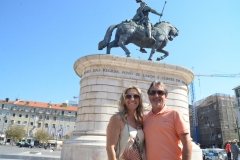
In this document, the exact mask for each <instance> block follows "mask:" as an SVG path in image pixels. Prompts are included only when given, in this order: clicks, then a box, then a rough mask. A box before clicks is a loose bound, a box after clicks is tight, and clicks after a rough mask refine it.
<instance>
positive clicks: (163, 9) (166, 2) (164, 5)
mask: <svg viewBox="0 0 240 160" xmlns="http://www.w3.org/2000/svg"><path fill="white" fill-rule="evenodd" d="M166 3H167V1H165V3H164V6H163V9H162V15H163V11H164V8H165V5H166ZM161 17H162V16H160V18H159V22H160V19H161Z"/></svg>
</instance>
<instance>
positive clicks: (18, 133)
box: [5, 125, 26, 141]
mask: <svg viewBox="0 0 240 160" xmlns="http://www.w3.org/2000/svg"><path fill="white" fill-rule="evenodd" d="M5 134H6V136H7V137H10V138H11V139H12V140H13V141H19V140H22V139H23V138H24V137H25V136H26V131H25V130H24V129H23V127H21V126H18V125H11V126H9V127H8V129H7V130H6V132H5Z"/></svg>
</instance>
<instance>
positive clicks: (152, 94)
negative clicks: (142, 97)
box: [148, 90, 165, 96]
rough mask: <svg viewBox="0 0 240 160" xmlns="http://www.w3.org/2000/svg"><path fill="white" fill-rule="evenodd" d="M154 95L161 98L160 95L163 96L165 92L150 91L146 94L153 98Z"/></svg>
mask: <svg viewBox="0 0 240 160" xmlns="http://www.w3.org/2000/svg"><path fill="white" fill-rule="evenodd" d="M156 93H157V94H158V95H159V96H162V95H164V94H165V92H164V91H162V90H150V91H149V92H148V95H151V96H154V95H156Z"/></svg>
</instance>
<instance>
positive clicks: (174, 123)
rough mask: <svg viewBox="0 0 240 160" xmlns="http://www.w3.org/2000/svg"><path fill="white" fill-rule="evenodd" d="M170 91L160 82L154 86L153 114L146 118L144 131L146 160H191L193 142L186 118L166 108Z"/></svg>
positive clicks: (150, 90)
mask: <svg viewBox="0 0 240 160" xmlns="http://www.w3.org/2000/svg"><path fill="white" fill-rule="evenodd" d="M167 95H168V91H167V89H166V87H165V85H164V84H163V83H162V82H160V81H154V82H152V83H151V85H150V87H149V89H148V98H149V101H150V103H151V105H152V110H151V111H150V112H149V113H148V114H147V115H146V116H145V118H144V123H143V129H144V134H145V142H146V158H147V160H167V159H169V160H170V159H172V160H190V159H191V155H192V141H191V138H190V135H189V133H190V131H189V127H188V126H187V125H186V121H185V119H184V117H183V115H182V114H181V113H180V112H178V111H177V110H174V109H170V108H168V107H167V106H166V104H165V101H166V98H167Z"/></svg>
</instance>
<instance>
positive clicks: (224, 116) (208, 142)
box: [190, 93, 238, 148]
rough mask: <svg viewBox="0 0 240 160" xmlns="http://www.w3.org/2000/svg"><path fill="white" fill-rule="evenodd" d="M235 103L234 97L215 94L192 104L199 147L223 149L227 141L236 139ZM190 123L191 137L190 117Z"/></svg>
mask: <svg viewBox="0 0 240 160" xmlns="http://www.w3.org/2000/svg"><path fill="white" fill-rule="evenodd" d="M235 101H236V98H235V97H232V96H230V95H226V94H219V93H217V94H214V95H211V96H209V97H207V98H205V99H203V100H200V101H198V102H196V103H195V104H194V105H195V110H196V115H197V116H196V117H197V122H198V135H199V143H200V144H201V147H203V148H207V147H211V148H212V147H217V148H223V146H224V145H225V143H226V142H227V141H228V140H233V139H238V130H237V128H238V127H237V114H236V111H235V109H234V106H235ZM190 122H191V124H190V126H191V135H193V123H192V122H193V120H192V116H191V115H190Z"/></svg>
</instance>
